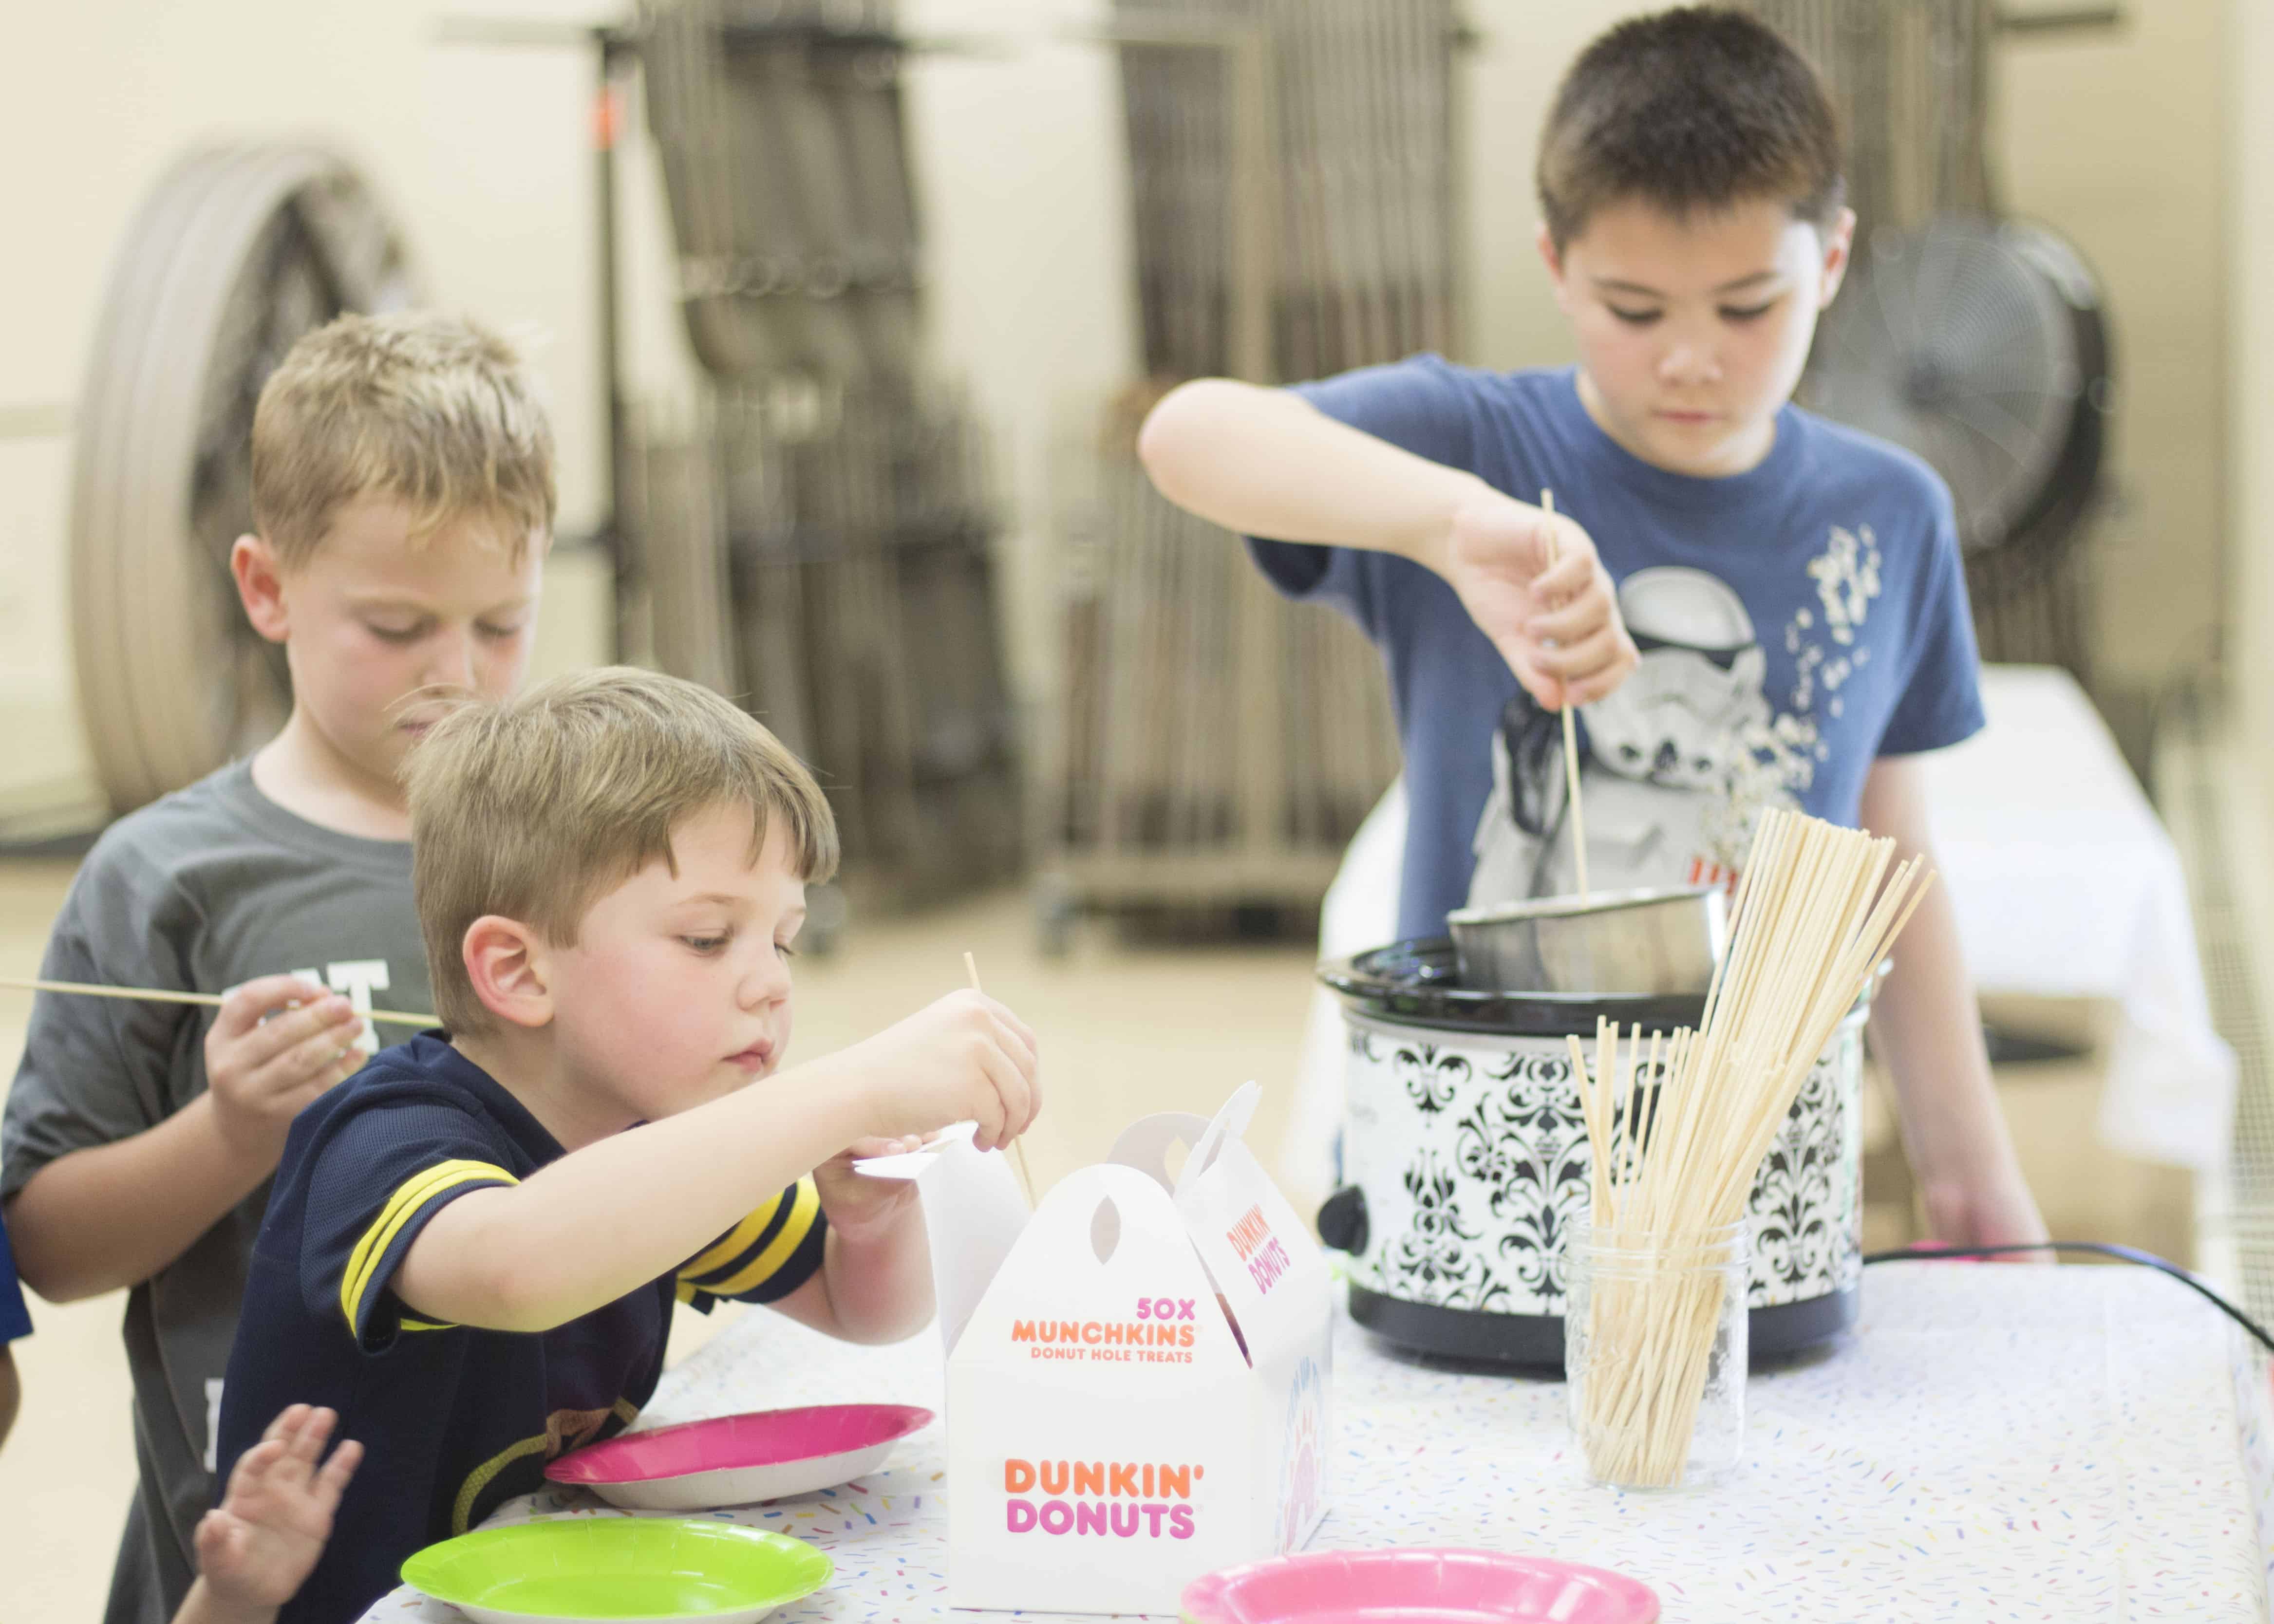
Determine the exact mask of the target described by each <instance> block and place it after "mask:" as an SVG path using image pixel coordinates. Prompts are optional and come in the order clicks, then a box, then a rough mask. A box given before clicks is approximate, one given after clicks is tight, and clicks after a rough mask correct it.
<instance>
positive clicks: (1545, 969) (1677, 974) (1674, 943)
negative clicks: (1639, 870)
mask: <svg viewBox="0 0 2274 1624" xmlns="http://www.w3.org/2000/svg"><path fill="white" fill-rule="evenodd" d="M1726 907H1727V905H1726V903H1725V902H1724V900H1723V898H1722V893H1721V887H1720V886H1718V885H1690V886H1684V887H1683V888H1681V889H1679V890H1674V891H1596V892H1594V893H1593V895H1590V896H1585V897H1535V898H1532V899H1531V900H1529V901H1525V902H1505V903H1502V904H1500V905H1499V906H1495V907H1489V908H1462V909H1459V910H1457V912H1455V913H1453V914H1449V915H1448V916H1447V921H1446V922H1447V923H1448V924H1449V925H1450V926H1451V927H1452V931H1453V948H1454V951H1455V952H1456V954H1457V956H1458V958H1459V959H1460V966H1461V984H1462V985H1463V986H1465V987H1472V988H1476V989H1491V990H1495V991H1500V992H1555V993H1581V994H1592V995H1595V996H1612V995H1617V994H1635V995H1645V996H1703V995H1704V993H1705V991H1706V987H1707V986H1708V985H1709V984H1710V983H1711V982H1712V981H1713V966H1715V965H1716V964H1718V963H1720V962H1721V949H1722V946H1723V944H1725V942H1726V941H1727V939H1728V923H1727V917H1728V916H1727V912H1726Z"/></svg>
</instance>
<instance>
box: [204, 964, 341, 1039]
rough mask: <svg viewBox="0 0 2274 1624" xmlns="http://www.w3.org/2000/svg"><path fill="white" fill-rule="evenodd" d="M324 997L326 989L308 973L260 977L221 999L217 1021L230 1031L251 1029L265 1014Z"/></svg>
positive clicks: (309, 1002) (308, 1003) (285, 1009)
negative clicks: (310, 977)
mask: <svg viewBox="0 0 2274 1624" xmlns="http://www.w3.org/2000/svg"><path fill="white" fill-rule="evenodd" d="M325 996H326V991H325V989H323V988H321V987H319V986H318V985H316V983H315V982H313V981H310V980H308V979H307V977H305V976H302V975H263V976H259V977H256V978H255V979H254V980H252V981H247V982H245V985H244V986H242V987H239V988H237V989H234V990H233V991H231V992H230V994H229V995H228V996H226V997H224V998H222V1004H221V1013H220V1014H219V1015H217V1016H216V1017H215V1025H217V1026H224V1027H226V1028H228V1029H229V1030H230V1031H231V1032H250V1031H252V1029H253V1028H254V1027H256V1026H259V1025H260V1022H261V1019H262V1017H264V1016H267V1015H274V1014H276V1013H277V1012H279V1011H287V1010H290V1009H291V1007H292V1006H293V1005H295V1004H297V1005H300V1006H301V1007H303V1008H305V1007H307V1006H309V1005H311V1004H320V1003H322V1002H323V1000H324V998H325Z"/></svg>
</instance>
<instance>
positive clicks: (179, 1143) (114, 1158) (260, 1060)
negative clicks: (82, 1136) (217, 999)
mask: <svg viewBox="0 0 2274 1624" xmlns="http://www.w3.org/2000/svg"><path fill="white" fill-rule="evenodd" d="M47 996H56V995H47ZM296 1003H297V1004H298V1007H297V1008H294V1007H291V1006H292V1005H293V1004H296ZM264 1016H268V1017H272V1019H267V1020H266V1021H264V1020H263V1019H262V1018H263V1017H264ZM359 1023H360V1017H358V1015H357V1014H356V1011H355V1008H354V1005H352V1004H350V1003H349V1001H348V1000H347V999H345V998H342V997H338V996H332V995H328V994H327V993H326V992H325V991H324V989H322V988H320V987H316V986H313V985H312V984H311V983H309V982H307V981H302V980H300V979H299V978H297V977H295V976H286V975H272V976H263V977H262V978H260V980H258V981H248V982H246V983H245V985H244V986H243V987H240V988H238V989H236V990H235V991H233V992H232V993H230V996H229V998H228V1000H227V1001H226V1002H225V1003H224V1004H222V1008H221V1010H220V1011H219V1013H218V1015H217V1016H216V1018H215V1022H214V1025H213V1028H212V1030H211V1031H210V1032H209V1033H208V1034H207V1039H206V1056H207V1074H208V1077H209V1078H210V1079H211V1080H210V1083H209V1085H208V1086H207V1091H206V1092H205V1093H204V1094H200V1095H199V1096H198V1097H197V1098H196V1099H194V1100H192V1101H190V1102H189V1103H188V1104H187V1105H185V1106H184V1107H183V1108H182V1109H180V1110H177V1111H176V1112H175V1113H174V1114H173V1115H172V1116H168V1117H167V1118H166V1119H165V1120H164V1121H162V1122H160V1123H158V1124H156V1125H155V1126H154V1127H150V1128H147V1129H145V1130H143V1131H142V1132H137V1133H132V1134H130V1135H127V1136H126V1137H124V1138H120V1139H113V1140H112V1141H111V1142H109V1143H108V1144H98V1145H87V1146H84V1147H81V1148H78V1149H74V1150H70V1151H67V1152H65V1153H64V1154H61V1155H58V1156H56V1158H55V1159H54V1160H53V1161H50V1162H48V1163H47V1164H46V1165H45V1166H43V1167H41V1169H39V1170H38V1171H37V1172H35V1173H34V1174H33V1175H32V1176H31V1177H30V1178H29V1179H27V1180H26V1182H25V1184H24V1187H23V1188H22V1189H21V1190H20V1191H19V1192H17V1193H16V1195H15V1196H14V1197H13V1198H12V1199H11V1200H10V1202H9V1203H8V1208H7V1224H8V1229H9V1235H10V1238H11V1241H12V1243H13V1244H14V1248H15V1252H16V1262H17V1270H18V1273H19V1274H21V1275H22V1277H23V1279H24V1282H25V1283H26V1284H27V1285H29V1286H30V1287H31V1288H32V1289H33V1290H34V1291H36V1292H38V1293H39V1294H40V1295H41V1297H45V1298H47V1299H48V1300H49V1302H51V1303H67V1302H71V1301H73V1300H74V1299H77V1298H79V1297H94V1296H95V1295H97V1294H99V1293H101V1292H104V1291H110V1290H116V1289H119V1288H121V1287H125V1286H132V1285H138V1284H139V1283H140V1282H143V1281H145V1280H147V1279H149V1278H150V1277H151V1276H152V1275H154V1274H157V1273H158V1271H159V1270H161V1269H162V1268H164V1267H166V1266H167V1265H168V1264H169V1263H171V1262H173V1260H174V1259H177V1258H178V1257H180V1256H181V1255H182V1253H183V1252H186V1251H188V1250H189V1248H190V1246H191V1245H192V1244H193V1243H194V1242H195V1241H196V1240H197V1238H198V1237H200V1236H201V1235H203V1234H204V1233H205V1232H206V1231H207V1229H211V1228H212V1227H213V1225H214V1224H215V1222H217V1221H218V1220H219V1219H220V1218H221V1216H222V1214H224V1213H226V1212H228V1211H229V1210H230V1208H231V1207H235V1206H236V1205H237V1203H238V1202H240V1201H242V1200H244V1199H245V1197H247V1196H248V1195H251V1194H252V1192H253V1191H255V1190H256V1189H258V1188H260V1181H261V1180H262V1179H264V1178H267V1177H268V1176H269V1175H270V1174H271V1173H273V1172H275V1170H276V1160H277V1157H278V1156H279V1155H280V1154H282V1150H283V1146H284V1135H285V1133H286V1132H287V1131H288V1130H289V1129H290V1126H291V1123H292V1117H293V1116H294V1115H296V1114H297V1112H298V1111H299V1109H300V1108H301V1107H302V1106H304V1105H305V1104H306V1103H307V1102H308V1101H311V1100H312V1099H314V1098H315V1097H316V1095H317V1094H320V1093H322V1092H323V1091H324V1090H325V1089H326V1088H328V1087H330V1086H332V1085H333V1084H334V1083H336V1082H338V1081H340V1080H342V1079H343V1078H345V1077H346V1076H347V1075H349V1073H350V1072H351V1071H354V1070H355V1069H356V1067H357V1066H358V1065H360V1064H362V1056H360V1055H359V1054H357V1053H355V1051H353V1050H352V1049H350V1048H349V1047H348V1046H349V1045H350V1044H351V1043H352V1042H353V1041H354V1034H355V1030H356V1027H357V1026H358V1024H359ZM44 1035H45V1034H44V1033H43V1032H42V1030H41V1028H40V1027H39V1026H34V1032H33V1041H34V1042H38V1041H41V1038H42V1037H43V1036H44ZM72 1063H73V1062H72V1059H70V1058H54V1057H51V1058H50V1059H49V1062H48V1064H64V1065H66V1066H68V1065H70V1064H72ZM81 1063H83V1064H102V1061H101V1060H100V1058H99V1057H97V1056H87V1057H84V1058H83V1059H82V1061H81ZM57 1081H59V1079H42V1082H43V1086H46V1087H47V1089H48V1091H49V1093H51V1094H52V1093H54V1092H56V1083H57ZM21 1086H22V1084H21V1083H20V1082H19V1087H21Z"/></svg>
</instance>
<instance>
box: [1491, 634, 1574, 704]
mask: <svg viewBox="0 0 2274 1624" xmlns="http://www.w3.org/2000/svg"><path fill="white" fill-rule="evenodd" d="M1494 646H1495V647H1496V648H1497V649H1499V650H1500V657H1501V658H1502V659H1504V660H1506V661H1507V662H1508V668H1509V669H1510V671H1512V672H1514V673H1516V680H1517V682H1519V683H1521V684H1522V685H1523V687H1524V691H1525V693H1527V694H1529V695H1532V698H1533V699H1535V700H1537V701H1538V702H1539V703H1540V709H1542V710H1544V711H1561V710H1562V708H1563V684H1562V680H1561V679H1559V678H1557V677H1555V676H1554V675H1553V674H1551V673H1547V672H1545V671H1542V670H1541V669H1540V667H1539V666H1538V665H1536V664H1535V663H1534V662H1535V661H1537V660H1538V658H1540V651H1539V650H1536V649H1533V648H1532V647H1531V646H1530V645H1529V644H1527V643H1524V642H1523V641H1521V640H1520V639H1517V638H1509V639H1506V640H1501V639H1497V638H1496V639H1495V640H1494Z"/></svg>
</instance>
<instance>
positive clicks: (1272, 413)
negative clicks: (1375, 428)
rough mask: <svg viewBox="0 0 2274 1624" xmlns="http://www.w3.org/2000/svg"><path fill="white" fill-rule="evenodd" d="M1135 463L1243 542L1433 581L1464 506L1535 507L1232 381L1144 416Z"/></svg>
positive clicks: (1193, 389) (1305, 406)
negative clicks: (1413, 569)
mask: <svg viewBox="0 0 2274 1624" xmlns="http://www.w3.org/2000/svg"><path fill="white" fill-rule="evenodd" d="M1137 455H1138V456H1139V457H1140V458H1141V460H1142V461H1143V462H1144V464H1145V471H1146V472H1147V473H1148V474H1149V475H1151V476H1152V478H1153V483H1154V484H1155V485H1157V486H1158V487H1159V488H1160V492H1161V494H1162V495H1163V496H1165V497H1167V498H1168V499H1169V500H1171V501H1172V502H1174V503H1176V504H1177V506H1178V507H1179V508H1185V509H1186V510H1187V511H1188V512H1191V513H1195V514H1198V515H1200V516H1201V518H1203V519H1207V520H1209V522H1210V523H1216V524H1221V525H1223V526H1224V529H1226V530H1230V531H1231V532H1232V533H1233V534H1235V535H1239V536H1266V537H1269V538H1273V539H1275V540H1279V541H1306V542H1315V543H1318V544H1320V545H1327V546H1337V547H1364V548H1367V549H1369V550H1371V551H1373V552H1376V553H1397V555H1398V556H1400V557H1401V558H1409V559H1412V560H1413V561H1414V562H1415V563H1417V564H1421V565H1425V566H1427V568H1431V569H1434V570H1435V571H1436V572H1437V573H1438V574H1439V575H1444V574H1446V573H1447V571H1448V569H1449V566H1450V562H1451V559H1450V553H1451V545H1452V533H1453V519H1454V515H1457V514H1458V513H1459V512H1460V511H1461V510H1462V509H1463V508H1466V507H1468V506H1469V505H1470V504H1472V503H1492V504H1503V503H1504V504H1506V505H1507V506H1508V507H1510V508H1516V509H1519V510H1521V512H1522V513H1523V514H1524V515H1527V516H1528V517H1529V518H1530V519H1531V520H1532V521H1533V522H1537V520H1538V519H1539V518H1540V516H1541V515H1540V510H1539V509H1538V508H1532V507H1530V506H1528V505H1527V504H1525V503H1523V502H1518V501H1516V500H1514V499H1513V498H1510V497H1508V496H1503V495H1502V494H1501V492H1497V491H1495V490H1494V489H1493V488H1492V486H1490V485H1487V484H1486V483H1485V482H1484V481H1483V480H1482V479H1480V478H1479V477H1477V476H1476V475H1474V474H1472V473H1470V472H1468V471H1466V470H1463V469H1457V468H1448V467H1447V466H1445V465H1444V464H1443V463H1442V462H1431V461H1430V460H1429V459H1428V458H1427V457H1423V456H1416V455H1413V453H1412V452H1410V451H1407V450H1404V449H1403V448H1402V447H1397V446H1393V445H1391V444H1390V443H1389V441H1388V440H1379V439H1376V438H1375V437H1374V435H1372V434H1368V433H1367V432H1364V431H1362V430H1359V429H1354V428H1352V427H1351V426H1350V425H1348V424H1345V423H1340V422H1337V421H1336V420H1335V419H1334V418H1332V417H1329V416H1327V414H1326V413H1324V412H1322V411H1321V410H1318V409H1317V408H1316V407H1314V406H1313V405H1312V404H1311V403H1310V402H1308V401H1306V400H1305V399H1303V397H1302V396H1301V395H1294V394H1291V393H1289V392H1288V391H1287V390H1284V389H1267V388H1261V387H1257V386H1256V385H1254V384H1246V383H1239V382H1236V381H1234V380H1231V379H1229V378H1202V379H1199V380H1195V381H1193V382H1191V383H1187V384H1180V385H1178V387H1176V388H1174V389H1172V390H1171V391H1170V392H1169V393H1168V394H1167V395H1164V396H1163V397H1162V399H1161V401H1160V402H1159V403H1158V404H1156V406H1155V407H1154V408H1153V410H1152V411H1151V412H1150V413H1149V414H1148V416H1147V417H1146V419H1145V426H1144V429H1143V430H1142V432H1140V434H1139V435H1138V437H1137Z"/></svg>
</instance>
